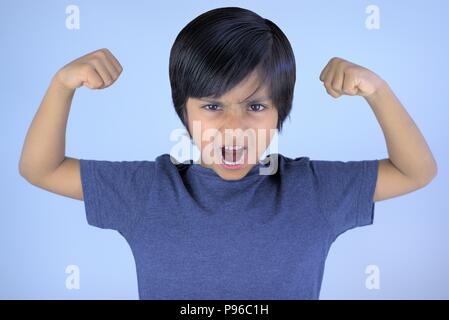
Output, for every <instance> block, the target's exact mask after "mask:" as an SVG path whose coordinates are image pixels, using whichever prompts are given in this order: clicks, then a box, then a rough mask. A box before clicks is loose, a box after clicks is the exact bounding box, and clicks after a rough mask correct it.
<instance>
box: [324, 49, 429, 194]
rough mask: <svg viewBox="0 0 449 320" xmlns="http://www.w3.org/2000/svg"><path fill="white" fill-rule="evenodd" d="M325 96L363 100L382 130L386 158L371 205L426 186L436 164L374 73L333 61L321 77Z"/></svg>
mask: <svg viewBox="0 0 449 320" xmlns="http://www.w3.org/2000/svg"><path fill="white" fill-rule="evenodd" d="M320 80H321V81H323V83H324V86H325V87H326V90H327V92H328V93H329V95H331V96H332V97H334V98H338V97H340V96H341V95H351V96H354V95H359V96H363V97H364V98H365V99H366V101H367V102H368V104H369V105H370V106H371V109H372V110H373V112H374V114H375V116H376V118H377V120H378V121H379V124H380V126H381V128H382V131H383V134H384V137H385V141H386V144H387V149H388V158H386V159H382V160H379V172H378V178H377V184H376V190H375V194H374V201H380V200H385V199H388V198H392V197H396V196H399V195H402V194H405V193H409V192H411V191H414V190H417V189H419V188H422V187H424V186H426V185H427V184H428V183H430V181H432V179H433V178H434V177H435V176H436V174H437V164H436V161H435V159H434V157H433V155H432V152H431V151H430V149H429V147H428V145H427V143H426V140H425V139H424V137H423V135H422V134H421V132H420V131H419V129H418V127H417V126H416V124H415V123H414V121H413V120H412V118H411V117H410V116H409V115H408V113H407V111H406V110H405V108H404V107H403V106H402V104H401V102H400V101H399V99H398V98H397V97H396V96H395V94H394V92H393V91H392V90H391V88H390V87H389V86H388V84H387V83H386V81H384V80H383V79H381V78H380V77H379V76H378V75H377V74H375V73H374V72H372V71H370V70H368V69H366V68H364V67H362V66H359V65H356V64H354V63H351V62H349V61H347V60H344V59H341V58H332V59H331V60H330V61H329V63H328V64H327V65H326V67H325V68H324V69H323V71H322V72H321V74H320Z"/></svg>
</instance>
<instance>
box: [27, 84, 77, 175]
mask: <svg viewBox="0 0 449 320" xmlns="http://www.w3.org/2000/svg"><path fill="white" fill-rule="evenodd" d="M74 93H75V89H68V88H66V87H64V86H62V85H61V84H60V82H59V81H57V76H55V77H53V78H52V80H51V82H50V85H49V87H48V89H47V92H46V94H45V96H44V98H43V100H42V102H41V105H40V106H39V109H38V111H37V113H36V114H35V116H34V118H33V120H32V122H31V125H30V127H29V129H28V132H27V135H26V138H25V142H24V145H23V149H22V154H21V157H20V162H19V171H20V174H21V175H22V176H24V177H26V178H27V179H29V180H37V179H39V178H40V177H43V176H45V175H46V174H49V173H51V172H53V171H54V170H55V169H56V168H57V167H58V166H59V165H60V164H61V163H62V161H63V160H64V159H65V133H66V127H67V120H68V114H69V111H70V106H71V103H72V99H73V95H74Z"/></svg>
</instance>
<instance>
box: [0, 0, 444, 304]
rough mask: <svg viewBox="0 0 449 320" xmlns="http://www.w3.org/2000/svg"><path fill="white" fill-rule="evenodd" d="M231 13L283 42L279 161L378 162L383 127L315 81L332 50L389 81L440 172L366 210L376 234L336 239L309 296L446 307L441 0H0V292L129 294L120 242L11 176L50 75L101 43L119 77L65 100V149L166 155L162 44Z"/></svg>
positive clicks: (167, 101)
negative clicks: (74, 24) (286, 51)
mask: <svg viewBox="0 0 449 320" xmlns="http://www.w3.org/2000/svg"><path fill="white" fill-rule="evenodd" d="M69 4H76V5H78V6H79V8H80V11H81V12H80V13H81V17H80V18H81V19H80V23H81V28H80V30H68V29H67V28H66V27H65V19H66V14H65V8H66V6H67V5H69ZM370 4H375V5H378V6H379V8H380V29H379V30H368V29H366V28H365V19H366V17H367V14H366V13H365V8H366V6H368V5H370ZM228 5H229V6H234V5H235V6H241V7H245V8H248V9H251V10H253V11H255V12H256V13H258V14H260V15H262V16H263V17H266V18H269V19H270V20H272V21H274V22H275V23H276V24H278V26H279V27H280V28H281V29H282V30H283V31H284V32H285V34H286V35H287V37H288V38H289V39H290V42H291V44H292V46H293V49H294V52H295V55H296V61H297V83H296V89H295V98H294V106H293V111H292V113H291V121H287V122H286V124H285V130H284V131H283V133H282V134H281V136H280V152H281V153H283V154H285V155H287V156H291V157H298V156H303V155H305V156H309V157H311V158H312V159H324V160H362V159H381V158H384V157H386V156H387V151H386V145H385V141H384V137H383V134H382V131H381V129H380V126H379V124H378V123H377V121H376V119H375V116H374V114H373V112H372V111H371V109H370V107H369V105H368V104H367V103H366V102H365V100H364V99H363V98H361V97H348V96H345V97H341V98H339V99H337V100H335V99H334V98H332V97H330V96H329V95H327V93H326V91H325V89H324V87H323V85H322V83H321V82H320V81H319V79H318V76H319V74H320V72H321V70H322V68H323V67H324V66H325V64H326V63H327V61H328V60H329V59H330V58H331V57H333V56H339V57H343V58H345V59H348V60H350V61H353V62H355V63H358V64H360V65H363V66H365V67H367V68H369V69H371V70H373V71H375V72H376V73H377V74H379V75H380V76H381V77H383V78H384V79H385V80H386V81H387V82H388V83H389V85H390V86H391V87H392V88H393V90H394V91H395V93H396V94H397V96H398V97H399V98H400V100H401V101H402V103H403V104H404V106H405V107H406V109H407V111H408V112H409V114H410V115H411V116H412V117H413V119H414V120H415V122H416V123H417V125H418V126H419V128H420V130H421V131H422V132H423V134H424V136H425V137H426V139H427V141H428V143H429V145H430V147H431V149H432V151H433V154H434V156H435V157H436V159H437V162H438V164H439V175H438V176H437V178H436V179H435V180H434V181H433V182H432V183H431V184H430V185H429V186H427V187H426V188H424V189H420V190H418V191H416V192H413V193H410V194H407V195H404V196H402V197H397V198H393V199H390V200H386V201H383V202H378V203H376V211H375V223H374V225H373V226H369V227H364V228H359V229H355V230H352V231H350V232H348V233H345V234H344V235H342V236H341V237H340V238H339V239H338V240H337V242H335V243H334V245H333V247H332V249H331V252H330V254H329V257H328V260H327V264H326V270H325V276H324V281H323V285H322V291H321V299H334V298H335V299H346V298H354V299H403V298H404V299H405V298H410V299H417V298H423V299H429V298H437V299H441V298H444V299H447V298H449V232H448V231H449V228H448V227H449V221H448V212H449V206H448V196H449V194H448V183H447V181H448V178H449V171H448V166H447V164H448V158H449V154H448V148H447V146H448V138H449V137H448V129H447V120H448V119H449V108H448V107H449V103H448V102H449V101H448V100H449V99H448V93H449V92H448V88H447V85H448V78H447V77H448V74H449V72H448V71H449V70H448V69H449V68H448V62H447V60H446V59H447V57H448V56H449V52H448V51H449V50H448V48H449V46H448V39H449V37H448V30H449V23H448V22H447V21H448V19H447V16H448V15H449V1H445V0H441V1H413V2H411V1H362V0H358V1H356V0H352V1H280V0H277V1H260V0H259V1H204V0H202V1H193V0H191V1H164V2H162V1H159V2H156V1H151V2H150V1H145V2H144V1H120V2H119V1H115V2H112V1H75V2H71V1H70V2H69V1H4V0H2V1H1V2H0V34H1V42H0V44H1V50H0V63H1V69H0V70H1V71H0V74H1V76H0V90H1V91H0V130H1V131H0V133H1V135H0V136H1V150H2V156H1V160H0V161H1V166H0V168H1V179H0V190H1V198H2V201H1V202H0V213H1V218H0V237H1V242H0V298H4V299H5V298H6V299H11V298H20V299H34V298H43V299H53V298H57V299H78V298H85V299H97V298H112V299H117V298H130V299H137V298H138V292H137V280H136V276H135V265H134V260H133V257H132V253H131V250H130V248H129V246H128V245H127V243H126V241H125V240H124V239H123V238H122V237H121V236H120V235H119V234H118V233H117V232H115V231H110V230H101V229H97V228H93V227H91V226H89V225H88V224H87V222H86V218H85V212H84V204H83V202H81V201H78V200H74V199H71V198H65V197H62V196H59V195H56V194H52V193H49V192H47V191H45V190H43V189H40V188H38V187H35V186H33V185H31V184H29V183H28V182H26V181H25V180H24V179H23V178H22V177H21V176H20V175H19V173H18V161H19V157H20V152H21V148H22V145H23V141H24V138H25V134H26V132H27V129H28V127H29V125H30V123H31V120H32V119H33V116H34V114H35V112H36V111H37V108H38V106H39V104H40V102H41V99H42V97H43V95H44V93H45V90H46V88H47V86H48V84H49V81H50V79H51V77H52V75H53V74H54V73H55V72H56V71H57V70H58V69H59V68H60V67H62V66H63V65H64V64H66V63H68V62H69V61H71V60H73V59H75V58H77V57H79V56H81V55H84V54H85V53H88V52H90V51H93V50H95V49H98V48H102V47H107V48H109V49H110V50H111V51H112V52H113V54H114V55H115V56H116V57H117V58H118V59H119V61H120V62H121V64H122V65H123V67H124V71H123V73H122V75H121V78H120V79H119V80H118V81H117V82H116V83H115V84H114V85H113V86H112V87H110V88H108V89H106V90H101V91H91V90H88V89H86V88H81V89H80V90H78V91H77V93H76V96H75V98H74V101H73V105H72V108H71V113H70V116H69V123H68V127H67V136H66V154H67V155H68V156H72V157H77V158H86V159H107V160H143V159H150V160H153V159H154V158H155V157H156V156H158V155H160V154H162V153H166V152H169V150H170V148H171V146H172V145H173V142H170V141H169V138H168V137H169V134H170V132H171V131H172V130H173V129H175V128H179V127H181V123H180V121H179V119H178V118H177V116H176V114H175V112H174V110H173V107H172V104H171V93H170V86H169V78H168V57H169V52H170V48H171V46H172V44H173V41H174V39H175V37H176V35H177V34H178V32H179V31H180V30H181V29H182V27H184V26H185V25H186V24H187V23H188V22H189V21H190V20H192V19H194V18H195V17H196V16H197V15H199V14H201V13H203V12H205V11H207V10H209V9H212V8H216V7H222V6H228ZM298 183H300V181H299V182H298ZM298 205H299V206H300V205H301V204H300V203H298ZM155 259H157V257H155ZM72 264H75V265H78V266H79V268H80V271H81V274H80V276H81V279H80V289H79V290H68V289H66V287H65V280H66V277H67V276H68V275H67V274H66V273H65V268H66V266H67V265H72ZM372 264H374V265H377V266H378V267H379V268H380V289H379V290H368V289H367V288H366V287H365V279H366V277H367V275H366V274H365V268H366V266H367V265H372Z"/></svg>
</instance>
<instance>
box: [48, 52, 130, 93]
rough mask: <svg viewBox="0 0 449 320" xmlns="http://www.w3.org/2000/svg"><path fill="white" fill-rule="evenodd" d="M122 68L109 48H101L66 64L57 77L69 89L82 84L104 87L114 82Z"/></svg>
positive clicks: (93, 87) (98, 87)
mask: <svg viewBox="0 0 449 320" xmlns="http://www.w3.org/2000/svg"><path fill="white" fill-rule="evenodd" d="M122 70H123V68H122V66H121V65H120V63H119V62H118V60H117V59H116V58H115V57H114V56H113V55H112V53H111V52H110V51H109V50H108V49H99V50H96V51H93V52H91V53H88V54H86V55H84V56H82V57H80V58H78V59H76V60H73V61H72V62H70V63H68V64H66V65H65V66H64V67H62V68H61V69H60V70H59V71H58V72H57V73H56V75H55V79H56V81H58V83H60V84H61V85H62V86H64V87H65V88H67V89H72V90H75V89H76V88H79V87H81V86H86V87H88V88H90V89H103V88H106V87H109V86H110V85H111V84H113V83H114V82H115V80H117V78H118V77H119V75H120V73H121V72H122Z"/></svg>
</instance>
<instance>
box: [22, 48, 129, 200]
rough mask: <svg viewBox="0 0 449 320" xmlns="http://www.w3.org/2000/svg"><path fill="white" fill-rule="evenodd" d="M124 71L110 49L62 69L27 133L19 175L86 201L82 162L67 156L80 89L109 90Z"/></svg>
mask: <svg viewBox="0 0 449 320" xmlns="http://www.w3.org/2000/svg"><path fill="white" fill-rule="evenodd" d="M121 71H122V67H121V65H120V64H119V62H118V61H117V60H116V59H115V57H114V56H113V55H112V54H111V53H110V52H109V50H107V49H100V50H97V51H94V52H91V53H89V54H87V55H85V56H83V57H81V58H78V59H76V60H74V61H72V62H71V63H69V64H67V65H66V66H64V67H63V68H61V69H60V70H59V71H58V72H57V73H56V74H55V76H54V77H53V78H52V80H51V82H50V85H49V87H48V89H47V92H46V94H45V96H44V98H43V100H42V102H41V105H40V106H39V109H38V111H37V113H36V115H35V116H34V118H33V121H32V122H31V125H30V127H29V129H28V132H27V135H26V138H25V142H24V145H23V148H22V154H21V157H20V161H19V172H20V174H21V175H22V176H23V177H24V178H25V179H26V180H27V181H29V182H30V183H32V184H33V185H36V186H38V187H41V188H43V189H46V190H48V191H51V192H54V193H57V194H60V195H64V196H67V197H71V198H74V199H79V200H83V192H82V187H81V178H80V166H79V160H78V159H75V158H71V157H67V156H66V155H65V133H66V127H67V120H68V115H69V111H70V107H71V103H72V99H73V96H74V94H75V91H76V89H77V88H79V87H81V86H82V85H85V86H86V87H88V88H91V89H102V88H105V87H108V86H110V85H111V84H112V83H114V82H115V80H116V79H117V78H118V76H119V75H120V73H121Z"/></svg>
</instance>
